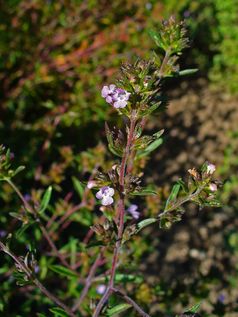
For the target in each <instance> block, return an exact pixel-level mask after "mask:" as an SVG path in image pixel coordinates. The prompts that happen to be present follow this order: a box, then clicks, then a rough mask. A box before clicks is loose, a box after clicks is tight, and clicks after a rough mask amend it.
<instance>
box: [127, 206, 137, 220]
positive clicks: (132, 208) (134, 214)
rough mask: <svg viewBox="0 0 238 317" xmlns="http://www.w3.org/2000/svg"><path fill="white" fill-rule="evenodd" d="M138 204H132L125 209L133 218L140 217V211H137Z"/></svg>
mask: <svg viewBox="0 0 238 317" xmlns="http://www.w3.org/2000/svg"><path fill="white" fill-rule="evenodd" d="M137 209H138V206H137V205H135V204H132V205H130V206H129V208H128V209H127V211H128V212H129V213H130V214H131V215H132V217H133V218H134V219H138V218H139V217H140V213H139V211H137Z"/></svg>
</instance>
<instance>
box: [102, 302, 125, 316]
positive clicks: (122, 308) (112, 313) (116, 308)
mask: <svg viewBox="0 0 238 317" xmlns="http://www.w3.org/2000/svg"><path fill="white" fill-rule="evenodd" d="M130 307H131V305H130V304H119V305H116V306H114V307H112V308H110V309H108V310H107V312H106V314H107V316H115V315H118V314H120V313H122V312H123V311H125V310H127V309H128V308H130Z"/></svg>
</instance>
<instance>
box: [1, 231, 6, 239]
mask: <svg viewBox="0 0 238 317" xmlns="http://www.w3.org/2000/svg"><path fill="white" fill-rule="evenodd" d="M6 235H7V231H5V230H0V238H4V237H5V236H6Z"/></svg>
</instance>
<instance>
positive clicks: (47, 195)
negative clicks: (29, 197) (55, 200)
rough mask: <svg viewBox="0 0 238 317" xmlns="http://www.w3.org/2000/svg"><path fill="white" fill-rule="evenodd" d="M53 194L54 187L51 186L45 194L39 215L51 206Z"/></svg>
mask: <svg viewBox="0 0 238 317" xmlns="http://www.w3.org/2000/svg"><path fill="white" fill-rule="evenodd" d="M51 194H52V186H49V187H48V188H47V190H46V192H45V193H44V196H43V198H42V201H41V204H40V208H39V213H43V212H44V211H45V210H46V208H47V207H48V205H49V202H50V198H51Z"/></svg>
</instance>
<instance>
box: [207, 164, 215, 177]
mask: <svg viewBox="0 0 238 317" xmlns="http://www.w3.org/2000/svg"><path fill="white" fill-rule="evenodd" d="M215 170H216V166H215V165H214V164H212V163H208V164H207V173H208V174H210V175H211V174H213V173H214V172H215Z"/></svg>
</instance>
